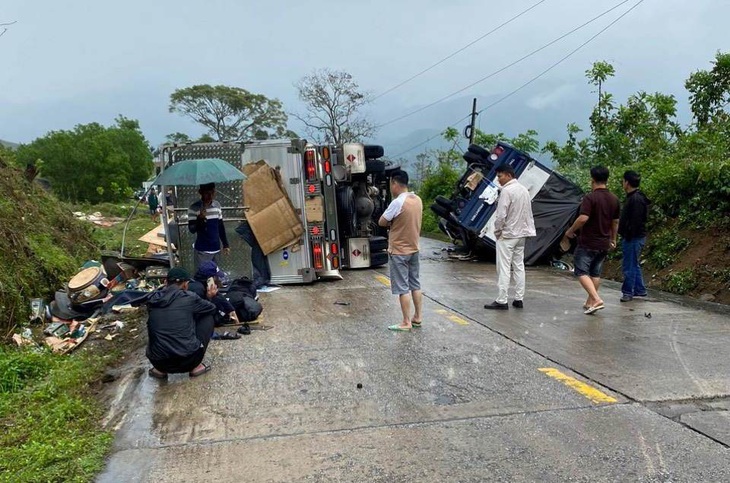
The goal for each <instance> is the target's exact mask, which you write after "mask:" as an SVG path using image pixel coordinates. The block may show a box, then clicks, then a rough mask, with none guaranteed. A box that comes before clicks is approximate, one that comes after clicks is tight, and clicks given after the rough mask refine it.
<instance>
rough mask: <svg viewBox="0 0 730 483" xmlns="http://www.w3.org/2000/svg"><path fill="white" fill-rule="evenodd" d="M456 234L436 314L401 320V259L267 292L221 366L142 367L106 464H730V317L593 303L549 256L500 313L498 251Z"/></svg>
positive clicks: (469, 467)
mask: <svg viewBox="0 0 730 483" xmlns="http://www.w3.org/2000/svg"><path fill="white" fill-rule="evenodd" d="M440 248H441V245H440V244H438V243H436V242H432V241H428V240H424V247H423V250H422V256H423V260H422V265H421V267H422V280H423V285H424V290H425V293H426V295H427V298H426V300H425V321H424V326H423V328H422V329H420V330H418V329H415V330H414V331H413V332H411V333H392V332H389V331H387V330H386V326H387V325H389V324H392V323H395V322H397V321H398V305H397V299H396V297H395V296H392V295H391V294H390V290H389V289H388V287H387V286H386V284H387V283H388V280H387V277H385V276H384V275H387V271H385V270H379V271H372V270H368V271H357V272H345V274H344V275H345V280H344V281H340V282H320V283H318V284H315V285H311V286H305V287H286V288H283V289H282V290H279V291H277V292H274V293H271V294H265V295H264V296H262V302H263V303H264V306H265V309H264V317H263V319H264V320H263V322H262V323H263V324H266V325H273V326H274V328H273V329H271V330H267V331H254V333H253V334H252V335H251V336H247V337H245V338H243V339H241V340H238V341H212V342H211V347H210V350H209V355H210V359H211V361H212V362H213V364H214V369H213V371H211V372H210V373H209V374H206V375H205V376H203V377H201V378H198V379H189V378H188V377H187V376H175V377H171V378H170V380H169V381H167V382H162V383H161V382H159V381H157V380H154V379H150V378H149V377H148V376H147V375H146V373H144V372H143V371H141V370H138V371H137V372H130V375H129V376H128V377H126V378H125V380H124V381H122V383H121V384H120V393H119V401H122V402H125V403H127V404H126V411H127V412H126V414H124V415H123V418H122V419H121V420H117V418H114V417H112V424H116V427H118V428H119V429H118V432H117V438H116V442H115V450H114V453H113V455H112V456H111V458H110V460H109V463H108V466H107V469H106V471H105V472H104V473H103V474H102V475H101V476H100V478H99V481H102V482H119V481H150V482H173V481H174V482H177V481H189V482H198V481H211V482H212V481H383V482H386V481H387V482H390V481H404V482H405V481H438V482H441V481H566V480H570V481H730V459H729V457H730V450H729V449H728V447H727V445H728V444H730V417H728V415H729V414H730V413H728V409H730V399H727V398H728V396H730V378H728V374H729V369H730V357H728V356H730V315H728V314H727V313H723V312H722V311H721V310H720V311H708V310H705V309H701V308H693V307H690V306H687V305H682V304H678V303H675V302H671V301H668V300H665V299H664V298H663V297H661V296H659V297H652V298H650V299H649V300H646V301H635V302H632V303H630V304H619V303H618V298H619V297H620V293H619V291H617V290H616V288H615V286H614V288H612V287H611V286H607V287H605V288H603V289H602V293H603V295H604V299H605V300H606V302H607V308H606V309H605V310H603V311H601V312H599V313H598V314H597V315H595V316H585V315H583V314H582V310H581V308H580V306H581V305H582V303H583V301H584V300H585V297H584V295H583V294H582V291H581V290H580V288H579V287H578V285H577V282H575V281H574V280H573V279H571V278H569V277H566V276H564V275H563V274H560V273H555V272H552V271H549V270H544V269H538V270H530V271H529V272H528V277H527V280H528V290H527V295H526V298H525V309H524V310H521V311H520V310H514V309H511V310H509V311H507V312H498V313H492V312H487V311H486V310H484V309H483V308H482V306H483V305H484V303H486V302H490V301H491V300H493V298H494V296H495V294H496V283H495V270H494V265H491V264H484V263H474V262H451V261H446V260H441V259H440V255H439V254H436V253H439V250H440ZM336 302H341V303H349V305H339V304H336ZM649 313H650V314H651V318H649V317H646V316H645V314H646V315H648V314H649ZM145 367H146V366H145ZM358 384H362V389H358V388H357V385H358ZM112 416H114V415H112Z"/></svg>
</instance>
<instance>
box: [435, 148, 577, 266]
mask: <svg viewBox="0 0 730 483" xmlns="http://www.w3.org/2000/svg"><path fill="white" fill-rule="evenodd" d="M464 159H465V160H466V162H467V169H466V172H465V173H464V175H463V176H462V177H461V179H460V180H459V182H458V183H457V185H456V189H455V190H454V193H453V194H452V196H451V198H447V197H444V196H439V197H437V198H436V200H435V202H434V203H433V204H432V205H431V210H432V211H433V212H434V213H436V215H438V216H439V217H440V218H441V220H440V223H439V227H440V228H441V230H442V231H443V232H444V233H446V234H447V235H448V236H449V237H450V238H451V239H452V241H454V242H455V243H460V244H461V245H463V246H464V247H466V248H468V249H469V250H470V251H472V252H475V253H485V252H486V253H487V254H488V255H490V254H491V255H493V254H494V251H495V238H494V225H493V220H492V215H493V214H494V212H495V210H496V208H497V199H498V197H499V183H498V182H497V181H496V178H497V176H496V173H495V168H496V167H497V166H499V165H501V164H509V165H511V166H512V168H513V169H514V170H515V174H516V175H517V180H518V181H519V182H520V183H522V184H523V185H524V186H525V187H526V188H527V189H528V190H529V192H530V196H531V197H532V212H533V216H534V218H535V229H536V231H537V236H535V237H531V238H528V240H527V243H526V245H525V264H527V265H536V264H539V263H549V262H550V261H551V260H552V259H553V258H554V257H555V256H556V255H558V254H559V253H560V240H561V239H562V236H563V233H564V232H565V230H566V229H567V228H568V227H569V226H570V225H571V223H573V221H574V220H575V218H576V216H577V213H578V207H579V205H580V201H581V199H582V197H583V191H582V190H581V189H580V187H578V186H577V185H575V184H574V183H572V182H571V181H569V180H568V179H566V178H565V177H563V176H562V175H560V174H559V173H557V172H555V171H553V170H551V169H550V168H548V167H546V166H545V165H543V164H541V163H540V162H538V161H537V160H535V159H533V158H532V157H531V156H530V155H529V154H527V153H525V152H523V151H520V150H518V149H517V148H515V147H513V146H510V145H509V144H507V143H504V142H499V143H497V145H496V146H495V147H494V148H493V149H492V150H491V151H489V150H487V149H484V148H483V147H481V146H477V145H475V144H472V145H470V146H469V149H468V151H467V152H466V153H464Z"/></svg>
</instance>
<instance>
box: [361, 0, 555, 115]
mask: <svg viewBox="0 0 730 483" xmlns="http://www.w3.org/2000/svg"><path fill="white" fill-rule="evenodd" d="M546 1H547V0H540V1H539V2H537V3H535V4H534V5H532V6H531V7H529V8H527V9H526V10H523V11H522V12H520V13H518V14H517V15H515V16H514V17H512V18H510V19H509V20H506V21H505V22H503V23H501V24H500V25H498V26H496V27H494V28H493V29H492V30H490V31H489V32H487V33H486V34H484V35H482V36H481V37H479V38H478V39H475V40H472V41H471V42H469V43H468V44H466V45H465V46H463V47H462V48H460V49H459V50H457V51H456V52H453V53H451V54H449V55H447V56H446V57H444V58H443V59H441V60H439V61H438V62H436V63H435V64H433V65H431V66H430V67H427V68H425V69H423V70H422V71H421V72H419V73H418V74H415V75H413V76H411V77H409V78H408V79H406V80H404V81H403V82H401V83H400V84H396V85H394V86H393V87H391V88H389V89H387V90H385V91H383V92H381V93H380V94H378V95H377V96H375V97H373V98H372V99H371V102H372V101H375V100H377V99H380V98H381V97H383V96H384V95H386V94H388V93H390V92H393V91H394V90H396V89H398V88H399V87H401V86H403V85H405V84H407V83H409V82H410V81H412V80H413V79H415V78H416V77H420V76H422V75H423V74H425V73H426V72H428V71H429V70H431V69H433V68H434V67H437V66H439V65H441V64H443V63H444V62H446V61H447V60H449V59H450V58H452V57H454V56H455V55H457V54H459V53H461V52H463V51H465V50H466V49H468V48H469V47H471V46H472V45H474V44H476V43H477V42H479V41H480V40H482V39H484V38H485V37H488V36H489V35H491V34H493V33H494V32H496V31H497V30H499V29H501V28H502V27H504V26H505V25H508V24H510V23H512V22H513V21H515V20H517V19H518V18H520V17H521V16H523V15H524V14H526V13H527V12H529V11H530V10H532V9H533V8H535V7H537V6H538V5H540V4H541V3H544V2H546Z"/></svg>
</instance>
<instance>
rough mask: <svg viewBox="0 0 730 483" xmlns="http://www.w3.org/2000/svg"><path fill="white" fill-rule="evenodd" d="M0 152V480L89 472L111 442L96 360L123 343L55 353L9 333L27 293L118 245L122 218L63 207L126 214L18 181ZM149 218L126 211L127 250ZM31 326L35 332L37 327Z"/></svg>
mask: <svg viewBox="0 0 730 483" xmlns="http://www.w3.org/2000/svg"><path fill="white" fill-rule="evenodd" d="M2 154H3V153H0V237H2V239H3V240H5V243H4V245H5V247H4V248H3V250H2V251H0V330H1V334H2V336H3V337H2V340H3V343H2V344H1V345H0V481H8V482H10V481H12V482H23V481H90V480H91V479H93V477H94V475H95V474H96V473H97V472H98V471H99V470H100V469H101V468H102V467H103V464H104V458H105V456H106V454H107V453H108V451H109V449H110V446H111V442H112V435H111V434H110V433H109V432H108V431H104V430H102V428H101V426H100V420H101V416H102V413H103V410H104V408H103V407H102V405H101V403H100V402H99V401H98V399H97V397H95V393H96V392H97V391H98V389H99V386H100V382H99V381H100V377H101V375H102V374H103V372H104V370H105V368H107V367H108V366H110V365H113V364H114V363H115V362H117V361H118V360H119V359H121V357H122V356H123V355H124V353H123V352H124V351H122V350H115V349H114V347H113V346H112V347H106V348H104V349H103V350H84V349H85V347H84V346H82V348H81V349H80V350H78V351H77V352H75V353H73V354H71V355H67V356H59V355H54V354H51V353H50V352H49V351H47V350H46V349H43V348H41V347H34V348H24V349H20V348H17V347H15V346H14V345H11V344H10V343H9V336H10V335H11V334H12V333H14V332H19V329H21V328H22V327H23V326H24V325H27V321H28V313H29V301H30V299H31V298H33V297H44V298H45V299H46V301H50V300H51V297H52V295H53V292H54V291H55V290H57V289H58V288H60V287H62V286H63V283H64V282H65V281H67V280H68V279H69V278H70V277H71V276H73V274H74V273H76V271H77V270H78V267H80V266H81V264H82V263H83V262H84V261H85V260H88V259H91V258H95V259H98V258H99V256H100V250H101V249H109V250H115V249H118V248H119V247H120V245H121V233H122V229H123V224H118V225H115V226H113V227H111V228H101V227H95V226H94V225H92V224H90V223H88V222H81V221H77V220H75V219H74V217H73V215H72V214H71V213H72V211H84V212H86V213H88V212H91V211H101V212H102V213H103V214H104V215H106V216H126V214H128V213H129V211H128V209H126V210H125V209H122V210H121V211H117V210H119V209H118V208H116V207H114V206H113V205H110V206H101V207H71V206H69V205H66V204H64V203H62V202H60V201H59V200H57V199H56V198H55V197H54V196H53V195H51V194H49V193H47V192H45V191H44V190H43V189H42V188H40V187H39V186H38V185H37V184H34V183H30V182H28V181H26V180H25V179H24V177H23V176H22V173H21V172H20V171H19V170H18V169H16V168H13V167H12V166H11V165H10V163H9V162H7V160H6V158H7V155H5V156H3V155H2ZM139 211H141V212H142V213H144V210H139ZM153 226H154V223H153V222H152V221H151V220H150V219H149V217H148V216H146V215H144V214H139V215H135V217H134V218H133V220H132V222H131V223H130V226H129V229H128V232H127V240H128V242H127V252H128V253H130V254H135V255H139V254H142V253H144V251H145V250H146V248H147V247H146V245H144V246H141V245H142V244H141V243H140V242H137V241H136V239H137V238H138V237H139V236H141V235H142V234H144V233H145V232H147V231H148V230H150V229H151V228H152V227H153ZM130 240H131V241H130ZM32 329H33V331H34V333H35V334H36V339H37V340H40V337H39V336H38V335H39V333H40V331H41V330H42V327H41V326H35V327H32ZM102 341H103V340H102ZM87 343H88V341H87ZM100 349H101V347H100Z"/></svg>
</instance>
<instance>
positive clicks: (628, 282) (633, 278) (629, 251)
mask: <svg viewBox="0 0 730 483" xmlns="http://www.w3.org/2000/svg"><path fill="white" fill-rule="evenodd" d="M645 242H646V238H634V239H633V240H625V239H624V240H623V241H622V242H621V250H622V251H623V254H624V257H623V260H622V263H621V266H622V268H623V272H624V283H623V285H621V292H622V293H623V294H624V295H628V296H629V297H633V296H634V295H646V286H645V285H644V276H643V275H642V274H641V265H639V259H640V258H641V250H643V249H644V243H645Z"/></svg>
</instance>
